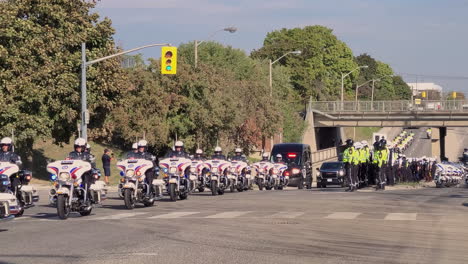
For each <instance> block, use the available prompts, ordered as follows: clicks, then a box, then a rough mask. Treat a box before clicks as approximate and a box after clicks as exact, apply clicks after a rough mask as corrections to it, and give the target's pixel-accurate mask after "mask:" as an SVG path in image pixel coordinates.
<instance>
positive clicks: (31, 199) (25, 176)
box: [12, 170, 39, 209]
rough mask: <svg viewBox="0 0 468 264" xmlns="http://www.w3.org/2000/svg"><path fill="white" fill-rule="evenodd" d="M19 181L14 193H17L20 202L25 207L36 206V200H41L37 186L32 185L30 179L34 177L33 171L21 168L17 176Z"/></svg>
mask: <svg viewBox="0 0 468 264" xmlns="http://www.w3.org/2000/svg"><path fill="white" fill-rule="evenodd" d="M12 177H16V178H17V180H18V183H19V184H17V185H16V186H15V188H14V190H12V191H13V193H15V194H16V198H17V199H18V203H19V204H20V205H21V207H23V208H24V209H27V208H30V207H33V206H34V203H35V202H38V201H39V194H38V192H37V190H36V188H35V187H34V186H32V185H30V184H29V183H30V181H31V179H32V173H31V171H29V170H20V171H19V172H18V173H17V174H16V176H12Z"/></svg>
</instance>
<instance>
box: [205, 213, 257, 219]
mask: <svg viewBox="0 0 468 264" xmlns="http://www.w3.org/2000/svg"><path fill="white" fill-rule="evenodd" d="M250 212H251V211H244V212H240V211H239V212H236V211H234V212H224V213H219V214H214V215H209V216H206V217H205V218H235V217H239V216H241V215H245V214H248V213H250Z"/></svg>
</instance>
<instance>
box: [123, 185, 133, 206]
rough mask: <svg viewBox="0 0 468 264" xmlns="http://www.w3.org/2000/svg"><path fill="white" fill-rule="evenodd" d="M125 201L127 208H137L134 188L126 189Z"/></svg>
mask: <svg viewBox="0 0 468 264" xmlns="http://www.w3.org/2000/svg"><path fill="white" fill-rule="evenodd" d="M124 202H125V207H127V209H129V210H131V209H133V208H135V199H134V198H133V190H132V189H125V190H124Z"/></svg>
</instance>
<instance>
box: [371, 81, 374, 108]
mask: <svg viewBox="0 0 468 264" xmlns="http://www.w3.org/2000/svg"><path fill="white" fill-rule="evenodd" d="M374 88H375V80H374V79H372V95H371V110H374Z"/></svg>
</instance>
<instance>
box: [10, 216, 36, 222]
mask: <svg viewBox="0 0 468 264" xmlns="http://www.w3.org/2000/svg"><path fill="white" fill-rule="evenodd" d="M31 218H32V217H30V216H21V217H15V218H14V220H15V221H18V220H25V219H31Z"/></svg>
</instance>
